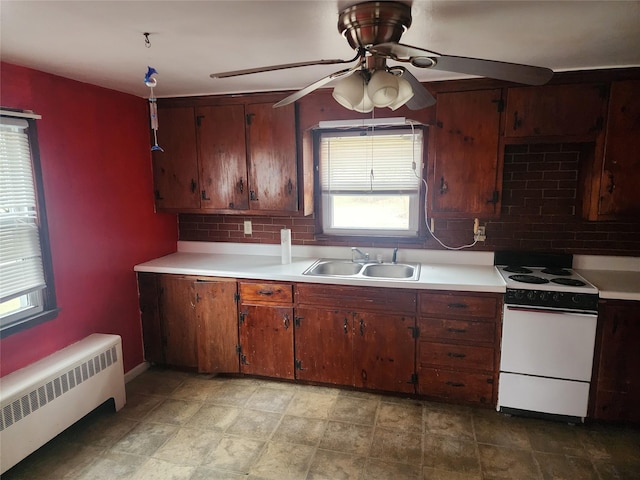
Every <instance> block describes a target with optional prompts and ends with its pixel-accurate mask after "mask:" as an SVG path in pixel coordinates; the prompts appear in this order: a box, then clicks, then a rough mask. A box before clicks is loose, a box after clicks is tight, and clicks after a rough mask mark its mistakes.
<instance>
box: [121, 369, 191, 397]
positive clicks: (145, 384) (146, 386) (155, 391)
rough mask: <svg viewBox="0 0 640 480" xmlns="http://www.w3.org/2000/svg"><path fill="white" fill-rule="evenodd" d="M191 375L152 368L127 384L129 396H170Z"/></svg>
mask: <svg viewBox="0 0 640 480" xmlns="http://www.w3.org/2000/svg"><path fill="white" fill-rule="evenodd" d="M189 376H191V374H188V373H184V372H177V371H175V370H165V369H160V368H158V369H156V368H152V369H149V370H147V371H146V372H145V373H144V374H143V375H139V376H138V377H136V378H134V379H133V380H132V381H131V382H129V383H127V387H126V389H127V395H129V394H133V393H144V394H145V395H170V394H171V393H172V392H173V391H174V390H176V389H177V388H178V387H179V386H180V385H181V384H182V382H184V381H185V379H186V378H188V377H189Z"/></svg>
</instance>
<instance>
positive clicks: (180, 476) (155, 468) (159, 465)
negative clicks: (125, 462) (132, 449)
mask: <svg viewBox="0 0 640 480" xmlns="http://www.w3.org/2000/svg"><path fill="white" fill-rule="evenodd" d="M195 470H196V467H194V466H191V465H176V464H175V463H170V462H167V461H165V460H159V459H157V458H150V459H149V460H147V461H146V462H145V463H144V464H143V465H142V466H141V467H140V468H139V469H138V471H137V472H136V474H135V475H134V476H133V477H132V480H190V478H191V476H192V475H193V472H195Z"/></svg>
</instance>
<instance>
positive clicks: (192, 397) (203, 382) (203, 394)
mask: <svg viewBox="0 0 640 480" xmlns="http://www.w3.org/2000/svg"><path fill="white" fill-rule="evenodd" d="M219 385H220V383H219V382H217V381H216V380H214V379H212V378H209V377H204V376H203V377H194V378H187V379H185V381H184V382H183V383H182V384H181V385H180V386H179V387H178V388H176V389H175V390H174V391H173V392H172V393H171V397H172V398H177V399H181V400H189V401H192V402H204V401H205V400H206V399H207V396H208V395H209V394H210V393H212V392H213V391H214V390H216V389H217V388H218V387H219Z"/></svg>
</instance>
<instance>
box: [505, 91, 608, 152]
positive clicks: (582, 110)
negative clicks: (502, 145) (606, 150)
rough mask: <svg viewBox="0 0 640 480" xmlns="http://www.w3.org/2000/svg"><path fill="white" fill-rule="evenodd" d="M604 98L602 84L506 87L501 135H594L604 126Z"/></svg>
mask: <svg viewBox="0 0 640 480" xmlns="http://www.w3.org/2000/svg"><path fill="white" fill-rule="evenodd" d="M606 97H607V87H606V85H604V84H590V83H586V84H576V85H544V86H541V87H516V88H510V89H508V91H507V108H506V111H505V123H504V125H505V126H504V136H505V137H537V136H575V137H584V138H585V140H586V139H588V138H589V137H592V138H595V136H596V135H597V134H598V133H599V132H600V131H601V130H602V127H603V125H604V108H605V105H606Z"/></svg>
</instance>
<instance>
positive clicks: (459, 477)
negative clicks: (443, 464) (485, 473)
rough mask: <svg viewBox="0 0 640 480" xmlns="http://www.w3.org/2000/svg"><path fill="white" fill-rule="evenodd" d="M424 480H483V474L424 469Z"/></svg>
mask: <svg viewBox="0 0 640 480" xmlns="http://www.w3.org/2000/svg"><path fill="white" fill-rule="evenodd" d="M422 478H423V480H482V474H481V473H462V472H452V471H449V470H440V469H438V468H432V467H424V468H423V469H422Z"/></svg>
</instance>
